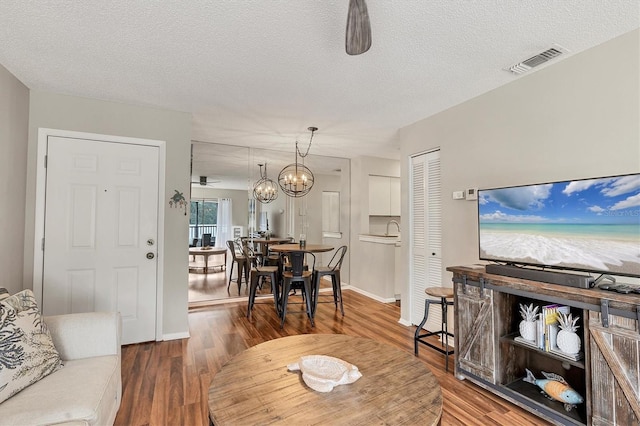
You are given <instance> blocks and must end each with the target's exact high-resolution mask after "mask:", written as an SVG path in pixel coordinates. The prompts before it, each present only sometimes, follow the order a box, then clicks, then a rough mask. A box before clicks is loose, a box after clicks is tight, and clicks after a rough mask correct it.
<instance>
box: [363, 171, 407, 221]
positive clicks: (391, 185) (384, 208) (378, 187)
mask: <svg viewBox="0 0 640 426" xmlns="http://www.w3.org/2000/svg"><path fill="white" fill-rule="evenodd" d="M369 215H370V216H400V178H397V177H390V176H376V175H369Z"/></svg>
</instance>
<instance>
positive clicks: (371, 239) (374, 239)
mask: <svg viewBox="0 0 640 426" xmlns="http://www.w3.org/2000/svg"><path fill="white" fill-rule="evenodd" d="M358 239H359V240H360V241H364V242H367V243H376V244H390V245H397V246H398V247H399V244H400V235H383V234H360V236H359V238H358Z"/></svg>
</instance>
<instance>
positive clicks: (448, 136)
mask: <svg viewBox="0 0 640 426" xmlns="http://www.w3.org/2000/svg"><path fill="white" fill-rule="evenodd" d="M639 40H640V31H633V32H631V33H628V34H626V35H623V36H621V37H619V38H617V39H614V40H612V41H610V42H608V43H605V44H603V45H600V46H597V47H595V48H592V49H590V50H588V51H586V52H583V53H580V54H577V55H574V56H572V57H568V58H567V59H565V60H562V61H560V62H558V63H557V64H554V65H551V66H549V67H547V68H544V69H541V70H539V71H537V72H534V73H532V74H530V75H526V76H522V77H520V78H518V77H514V82H513V83H511V84H508V85H506V86H503V87H500V88H498V89H496V90H493V91H492V92H489V93H487V94H484V95H482V96H479V97H477V98H475V99H472V100H470V101H468V102H465V103H463V104H460V105H458V106H456V107H453V108H451V109H449V110H447V111H444V112H442V113H440V114H437V115H434V116H432V117H429V118H427V119H424V120H422V121H419V122H417V123H415V124H413V125H411V126H408V127H406V128H403V129H401V131H400V133H399V134H400V143H401V153H402V158H405V159H406V158H408V156H410V155H412V154H415V153H419V152H423V151H425V150H428V149H432V148H440V150H441V161H442V191H443V248H442V260H443V262H442V264H443V266H444V267H447V266H450V265H460V264H469V263H474V262H478V253H477V232H478V230H477V223H476V221H477V219H476V215H477V213H476V205H475V203H474V202H470V201H454V200H452V198H451V193H452V192H453V191H456V190H462V189H464V188H472V187H479V188H488V187H497V186H507V185H518V184H528V183H539V182H548V181H555V180H564V179H575V178H588V177H597V176H608V175H616V174H624V173H637V172H639V171H640V125H639V123H640V108H639V102H640V85H639V80H640V78H639V76H640V68H639V64H638V62H639V55H638V52H639V51H640V45H639ZM407 175H408V166H407V162H403V163H402V190H403V199H402V215H403V217H408V213H409V200H408V196H407V194H408V181H407ZM403 225H404V224H403ZM407 226H408V221H407ZM403 258H404V259H409V251H408V244H403ZM406 262H407V265H406V268H405V269H407V270H408V267H409V264H408V260H407V261H406ZM450 280H451V276H450V274H448V273H447V272H446V271H444V270H443V278H442V283H443V285H447V286H448V285H450V282H451V281H450ZM407 281H408V280H407ZM407 286H408V283H407ZM408 294H409V291H408V287H407V288H406V289H405V291H404V292H403V298H402V318H403V319H408V318H409V311H408V310H409V306H410V304H409V299H408Z"/></svg>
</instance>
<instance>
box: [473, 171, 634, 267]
mask: <svg viewBox="0 0 640 426" xmlns="http://www.w3.org/2000/svg"><path fill="white" fill-rule="evenodd" d="M478 231H479V232H478V234H479V251H480V259H481V260H487V261H495V262H499V263H505V264H512V265H518V266H519V265H530V266H537V267H541V268H553V269H567V270H573V271H585V272H591V273H598V274H606V275H622V276H630V277H640V173H637V174H630V175H624V176H611V177H601V178H593V179H581V180H571V181H564V182H551V183H544V184H535V185H522V186H512V187H505V188H494V189H480V190H478Z"/></svg>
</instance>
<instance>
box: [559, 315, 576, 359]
mask: <svg viewBox="0 0 640 426" xmlns="http://www.w3.org/2000/svg"><path fill="white" fill-rule="evenodd" d="M579 319H580V317H575V318H573V317H572V316H571V314H559V315H558V322H559V323H560V324H559V327H560V331H559V332H558V337H557V340H556V344H557V345H558V349H560V350H561V351H562V352H565V353H567V354H571V355H573V354H577V353H578V352H580V347H581V345H582V343H581V342H580V336H578V335H577V334H576V330H577V329H578V328H580V326H579V325H576V323H577V322H578V320H579Z"/></svg>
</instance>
